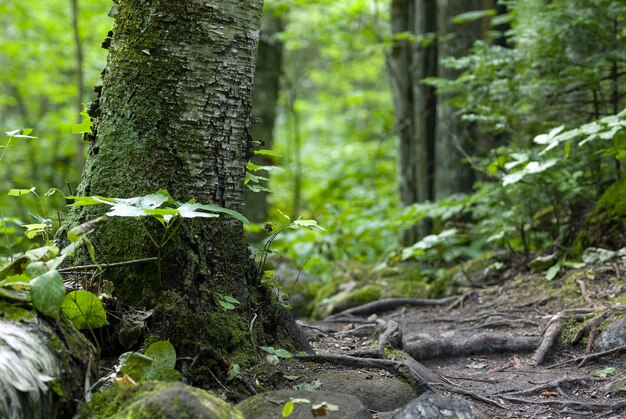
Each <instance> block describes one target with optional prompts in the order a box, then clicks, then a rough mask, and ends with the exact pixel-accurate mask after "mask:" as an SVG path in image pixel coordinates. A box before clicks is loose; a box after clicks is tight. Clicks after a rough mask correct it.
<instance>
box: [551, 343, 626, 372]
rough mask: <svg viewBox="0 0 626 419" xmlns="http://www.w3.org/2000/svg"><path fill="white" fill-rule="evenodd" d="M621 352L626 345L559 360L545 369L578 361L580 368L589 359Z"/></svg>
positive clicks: (624, 350)
mask: <svg viewBox="0 0 626 419" xmlns="http://www.w3.org/2000/svg"><path fill="white" fill-rule="evenodd" d="M622 352H626V345H622V346H618V347H617V348H613V349H609V350H608V351H602V352H598V353H595V354H590V355H586V356H581V357H578V358H573V359H568V360H567V361H563V362H559V363H557V364H554V365H550V366H549V367H547V369H552V368H556V367H561V366H563V365H567V364H573V363H574V362H579V364H578V368H581V367H584V366H585V364H587V362H589V361H593V360H596V359H599V358H602V357H603V356H607V355H611V354H615V353H622Z"/></svg>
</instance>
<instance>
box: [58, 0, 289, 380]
mask: <svg viewBox="0 0 626 419" xmlns="http://www.w3.org/2000/svg"><path fill="white" fill-rule="evenodd" d="M116 3H117V5H116V11H115V13H116V16H115V18H116V22H115V26H114V29H113V37H112V41H111V43H110V54H109V58H108V64H107V68H106V70H105V72H104V73H103V88H102V93H101V97H100V108H101V109H100V114H101V117H100V118H99V120H97V121H96V123H95V126H96V128H97V133H96V138H95V140H94V142H93V144H92V146H91V148H90V152H89V159H88V161H87V164H86V167H85V171H84V173H83V179H82V182H81V185H80V186H79V189H78V194H79V195H84V196H88V195H101V196H110V197H123V198H128V197H134V196H141V195H145V194H148V193H152V192H155V191H157V190H159V189H167V190H168V191H169V193H170V194H171V195H172V197H174V198H175V199H176V200H178V201H186V200H190V199H196V200H197V201H198V202H200V203H209V204H215V205H219V206H222V207H225V208H229V209H232V210H236V211H239V212H241V211H242V210H243V206H244V185H243V181H244V175H245V170H244V168H245V164H246V157H245V156H246V154H247V152H248V150H247V149H246V147H247V138H248V133H247V129H248V124H249V115H250V95H251V88H252V80H253V75H254V62H255V55H256V49H257V42H258V38H259V21H260V18H261V9H262V0H245V1H243V0H219V1H217V0H212V1H206V0H202V1H201V0H180V1H166V0H161V1H152V2H145V1H142V0H117V1H116ZM104 210H105V208H99V206H93V207H82V208H75V209H74V210H73V211H72V212H71V214H70V216H69V219H68V222H67V223H66V225H75V224H76V223H77V222H81V221H85V220H89V219H93V218H94V217H96V216H99V215H101V213H102V212H104ZM163 234H164V232H163V229H162V227H161V226H160V224H158V223H157V222H156V221H154V222H150V221H147V222H146V221H141V220H137V219H129V218H124V219H120V218H114V219H112V220H111V221H110V222H108V223H106V224H105V225H104V226H102V227H101V228H100V229H98V230H97V231H96V232H94V235H93V239H92V240H93V242H94V244H95V245H96V247H97V249H98V255H99V256H100V257H101V259H100V260H102V261H105V262H107V263H111V262H119V261H127V260H133V259H141V258H146V257H154V256H157V257H158V258H159V263H156V264H154V265H136V266H140V267H138V268H137V267H134V268H127V269H126V268H117V269H114V270H108V271H107V272H106V277H105V278H106V279H109V280H111V281H113V283H114V286H115V296H117V297H118V298H119V300H120V301H121V302H123V303H126V304H129V305H131V306H135V307H138V306H142V307H146V306H147V307H155V308H156V312H155V316H154V320H155V324H154V325H153V326H152V328H151V333H155V334H158V335H160V336H161V337H164V338H169V339H170V340H171V341H172V342H173V343H174V345H175V346H176V349H177V351H178V354H179V356H181V357H190V358H191V359H193V358H194V357H196V356H198V354H213V355H212V356H215V354H219V355H220V356H226V357H227V358H228V359H234V360H236V362H238V363H240V364H243V365H245V364H246V363H247V362H249V361H250V360H251V359H253V358H254V357H256V352H255V348H256V346H257V344H261V343H264V344H273V345H274V346H284V347H287V348H289V347H291V348H292V349H293V347H294V346H293V344H294V342H295V343H301V342H299V341H297V338H296V337H297V333H296V331H295V326H294V322H293V320H292V318H291V317H290V315H289V313H288V312H285V311H284V310H282V309H281V308H280V307H276V306H273V305H272V303H271V301H270V294H269V292H266V290H265V289H264V288H263V287H262V286H261V285H260V283H259V278H258V275H256V272H255V269H254V266H253V265H252V262H251V260H250V259H249V255H248V250H247V242H246V240H245V237H244V233H243V229H242V225H241V223H240V222H239V221H236V220H235V219H233V218H230V217H228V216H222V217H220V218H214V219H201V220H194V221H190V220H184V222H182V224H181V226H180V228H178V229H177V230H176V232H175V234H174V235H173V237H172V239H171V240H169V241H168V242H167V245H165V246H162V244H163V243H162V242H161V237H162V236H163ZM158 247H162V248H161V249H159V248H158ZM223 296H232V297H234V298H236V299H237V300H238V301H239V302H241V304H240V305H238V306H237V307H236V308H235V309H234V310H225V309H223V308H222V307H221V306H220V305H219V304H218V302H219V301H220V300H221V298H222V297H223ZM278 338H284V339H283V340H280V341H276V342H273V341H274V340H276V339H278ZM207 349H208V350H207ZM194 365H196V366H199V365H203V363H202V362H196V361H194ZM200 369H201V368H198V370H200ZM204 369H205V371H206V367H205V368H204ZM196 372H197V374H196V375H194V372H193V371H192V373H191V380H192V381H195V383H201V382H203V381H204V379H205V378H206V376H205V375H204V374H202V373H201V372H198V371H196ZM208 380H209V381H210V380H211V378H209V379H208ZM213 383H214V382H213Z"/></svg>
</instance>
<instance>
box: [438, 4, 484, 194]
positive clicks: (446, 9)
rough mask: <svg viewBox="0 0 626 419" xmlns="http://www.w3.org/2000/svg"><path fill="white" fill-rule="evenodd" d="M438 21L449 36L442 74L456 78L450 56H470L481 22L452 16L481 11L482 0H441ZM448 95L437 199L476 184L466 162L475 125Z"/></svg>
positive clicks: (442, 48)
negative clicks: (459, 20)
mask: <svg viewBox="0 0 626 419" xmlns="http://www.w3.org/2000/svg"><path fill="white" fill-rule="evenodd" d="M437 6H438V11H437V17H438V19H437V21H438V29H439V34H440V35H449V34H452V36H451V37H449V38H448V37H447V36H446V39H444V40H441V37H440V41H439V43H438V44H439V46H438V48H439V70H438V74H439V77H441V78H444V79H454V78H456V77H457V76H458V75H459V74H458V72H457V71H455V70H452V69H449V68H447V67H446V66H445V64H443V60H445V59H446V58H449V57H462V56H464V55H466V54H467V53H468V52H469V50H470V48H471V47H472V45H473V44H474V42H475V41H476V40H477V39H479V38H480V34H481V23H480V20H476V21H473V22H470V23H464V24H454V23H453V22H452V19H453V18H454V17H455V16H457V15H460V14H461V13H465V12H469V11H473V10H481V9H482V6H483V2H482V0H437ZM449 99H450V98H449V97H448V96H447V95H439V96H438V102H437V129H436V140H435V144H436V149H435V156H436V159H435V168H436V169H435V198H436V199H442V198H445V197H447V196H449V195H451V194H454V193H459V192H469V191H471V190H472V186H473V184H474V173H473V171H472V169H471V166H470V165H469V163H468V162H467V161H466V160H467V157H468V156H471V155H472V154H473V153H472V150H473V146H474V144H473V141H474V127H473V125H472V124H470V123H467V122H465V121H462V120H461V117H460V115H459V114H458V112H457V111H456V110H455V108H454V106H453V105H452V104H451V103H450V102H449Z"/></svg>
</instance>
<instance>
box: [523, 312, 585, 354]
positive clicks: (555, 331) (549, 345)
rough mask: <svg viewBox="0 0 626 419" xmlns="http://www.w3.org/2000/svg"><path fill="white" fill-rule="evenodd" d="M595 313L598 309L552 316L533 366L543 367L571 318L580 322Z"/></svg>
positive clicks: (560, 313)
mask: <svg viewBox="0 0 626 419" xmlns="http://www.w3.org/2000/svg"><path fill="white" fill-rule="evenodd" d="M594 311H596V309H573V310H563V311H560V312H558V313H557V314H555V315H554V316H552V318H551V319H550V321H549V322H548V324H547V325H546V327H545V329H544V331H543V334H542V335H543V338H542V340H541V345H539V348H537V350H536V351H535V353H534V355H533V357H532V362H533V364H535V365H541V364H542V363H543V362H544V361H545V360H546V358H547V357H548V355H549V354H550V352H552V350H553V349H554V347H555V346H556V344H557V342H558V340H559V336H560V335H561V330H562V329H563V325H564V324H565V323H566V322H567V321H568V320H569V319H570V318H571V316H575V318H576V319H578V320H583V319H584V317H585V315H587V314H589V313H592V312H594Z"/></svg>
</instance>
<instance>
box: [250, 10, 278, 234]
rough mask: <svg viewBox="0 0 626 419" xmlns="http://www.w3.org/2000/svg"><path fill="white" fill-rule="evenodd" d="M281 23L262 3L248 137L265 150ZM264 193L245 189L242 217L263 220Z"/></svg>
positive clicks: (263, 159) (263, 162) (264, 159)
mask: <svg viewBox="0 0 626 419" xmlns="http://www.w3.org/2000/svg"><path fill="white" fill-rule="evenodd" d="M283 26H284V18H283V16H282V11H281V10H280V9H279V8H277V7H271V6H266V8H265V10H264V14H263V19H262V20H261V38H260V40H259V52H258V55H257V61H256V70H255V77H254V86H253V88H252V116H253V117H254V118H255V119H256V120H255V121H253V122H254V123H253V124H252V126H251V127H250V135H251V136H252V138H253V139H254V140H256V141H260V142H261V144H262V145H261V147H262V148H265V149H271V148H272V142H273V137H274V122H275V120H276V107H277V105H278V94H279V92H280V76H281V72H282V60H283V44H282V42H281V41H280V39H279V38H278V34H280V32H282V30H283ZM252 162H253V163H254V164H257V165H260V166H271V165H273V164H274V162H273V161H272V159H271V158H270V157H268V156H265V155H259V156H255V157H253V158H252ZM268 175H269V174H268ZM262 186H266V185H262ZM267 195H268V193H267V191H265V190H259V191H256V192H253V191H252V190H250V189H247V190H246V216H247V217H248V218H249V219H250V221H252V222H257V223H258V222H263V221H265V220H267V211H268V208H269V204H268V202H267Z"/></svg>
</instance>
